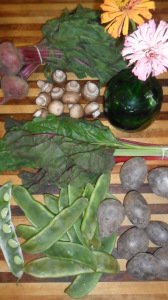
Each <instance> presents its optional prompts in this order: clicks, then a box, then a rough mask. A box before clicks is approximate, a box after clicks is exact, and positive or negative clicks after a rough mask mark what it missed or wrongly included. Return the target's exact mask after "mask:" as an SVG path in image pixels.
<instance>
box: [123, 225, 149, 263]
mask: <svg viewBox="0 0 168 300" xmlns="http://www.w3.org/2000/svg"><path fill="white" fill-rule="evenodd" d="M148 245H149V238H148V236H147V234H146V232H145V231H144V230H143V229H140V228H136V227H132V228H130V229H128V230H127V231H125V232H124V233H123V234H122V235H120V237H119V239H118V242H117V251H118V255H119V257H121V258H126V259H130V258H131V257H133V256H134V255H135V254H137V253H139V252H146V251H147V249H148Z"/></svg>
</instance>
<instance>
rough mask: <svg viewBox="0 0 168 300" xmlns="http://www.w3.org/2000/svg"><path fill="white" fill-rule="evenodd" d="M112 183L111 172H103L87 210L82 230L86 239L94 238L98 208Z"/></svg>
mask: <svg viewBox="0 0 168 300" xmlns="http://www.w3.org/2000/svg"><path fill="white" fill-rule="evenodd" d="M109 184H110V172H108V173H105V174H102V175H101V176H100V177H99V179H98V180H97V182H96V185H95V188H94V190H93V192H92V194H91V198H90V201H89V204H88V206H87V209H86V211H85V214H84V217H83V222H82V225H81V231H82V233H83V235H84V237H85V239H86V241H90V240H92V239H93V237H94V234H95V231H96V227H97V210H98V207H99V204H100V202H101V201H102V200H104V197H105V195H106V193H107V191H108V188H109Z"/></svg>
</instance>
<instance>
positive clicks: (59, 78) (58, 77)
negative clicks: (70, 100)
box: [53, 70, 67, 84]
mask: <svg viewBox="0 0 168 300" xmlns="http://www.w3.org/2000/svg"><path fill="white" fill-rule="evenodd" d="M66 79H67V75H66V73H65V72H63V71H62V70H56V71H55V72H54V73H53V81H54V82H56V83H58V84H61V83H64V82H65V81H66Z"/></svg>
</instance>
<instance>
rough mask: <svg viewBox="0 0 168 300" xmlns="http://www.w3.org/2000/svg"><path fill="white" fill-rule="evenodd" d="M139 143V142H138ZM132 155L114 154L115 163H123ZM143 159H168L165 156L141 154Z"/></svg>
mask: <svg viewBox="0 0 168 300" xmlns="http://www.w3.org/2000/svg"><path fill="white" fill-rule="evenodd" d="M138 144H140V143H138ZM133 157H134V156H115V162H116V163H124V162H126V161H127V160H129V159H131V158H133ZM142 157H143V158H144V159H145V160H168V157H167V156H164V157H163V156H142Z"/></svg>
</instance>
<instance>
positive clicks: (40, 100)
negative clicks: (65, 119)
mask: <svg viewBox="0 0 168 300" xmlns="http://www.w3.org/2000/svg"><path fill="white" fill-rule="evenodd" d="M50 101H51V97H50V95H49V94H47V93H41V94H40V95H39V96H38V97H37V98H36V100H35V102H36V104H37V105H38V106H47V105H48V104H49V103H50Z"/></svg>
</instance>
